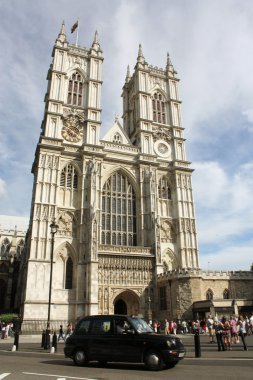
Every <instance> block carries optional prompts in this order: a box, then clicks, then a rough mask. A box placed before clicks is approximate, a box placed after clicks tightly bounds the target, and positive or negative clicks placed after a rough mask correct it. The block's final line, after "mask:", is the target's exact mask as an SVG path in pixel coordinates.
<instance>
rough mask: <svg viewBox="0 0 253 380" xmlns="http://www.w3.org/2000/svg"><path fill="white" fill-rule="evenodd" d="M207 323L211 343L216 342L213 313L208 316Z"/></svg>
mask: <svg viewBox="0 0 253 380" xmlns="http://www.w3.org/2000/svg"><path fill="white" fill-rule="evenodd" d="M206 325H207V328H208V333H209V343H214V329H213V318H212V316H211V315H209V316H208V318H207V321H206Z"/></svg>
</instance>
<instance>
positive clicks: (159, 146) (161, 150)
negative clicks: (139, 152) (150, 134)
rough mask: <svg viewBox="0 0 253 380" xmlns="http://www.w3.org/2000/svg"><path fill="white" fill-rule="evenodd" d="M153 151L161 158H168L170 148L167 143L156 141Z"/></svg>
mask: <svg viewBox="0 0 253 380" xmlns="http://www.w3.org/2000/svg"><path fill="white" fill-rule="evenodd" d="M154 151H155V153H156V154H157V155H158V156H159V157H161V158H169V157H170V154H171V147H170V144H168V143H167V141H164V140H157V141H156V142H155V144H154Z"/></svg>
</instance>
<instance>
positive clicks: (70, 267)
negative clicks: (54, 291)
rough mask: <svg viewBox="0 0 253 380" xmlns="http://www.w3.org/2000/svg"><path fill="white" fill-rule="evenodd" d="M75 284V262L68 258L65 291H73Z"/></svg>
mask: <svg viewBox="0 0 253 380" xmlns="http://www.w3.org/2000/svg"><path fill="white" fill-rule="evenodd" d="M72 282H73V260H72V259H71V257H68V260H67V262H66V278H65V289H72V285H73V284H72Z"/></svg>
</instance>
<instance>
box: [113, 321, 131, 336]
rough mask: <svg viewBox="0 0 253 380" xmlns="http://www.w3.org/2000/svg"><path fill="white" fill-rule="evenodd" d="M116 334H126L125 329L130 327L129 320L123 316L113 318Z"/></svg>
mask: <svg viewBox="0 0 253 380" xmlns="http://www.w3.org/2000/svg"><path fill="white" fill-rule="evenodd" d="M115 326H116V334H126V333H127V330H129V329H130V328H131V326H130V324H129V322H128V321H127V320H126V319H124V318H116V319H115Z"/></svg>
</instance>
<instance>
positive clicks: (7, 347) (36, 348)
mask: <svg viewBox="0 0 253 380" xmlns="http://www.w3.org/2000/svg"><path fill="white" fill-rule="evenodd" d="M178 336H179V337H180V338H181V339H182V341H183V343H184V345H185V348H186V356H185V357H186V358H189V359H190V358H195V346H194V335H190V334H187V335H178ZM41 340H42V336H41V335H22V334H21V335H20V336H19V348H18V352H27V353H44V354H45V353H47V354H48V353H50V350H49V349H48V350H44V348H43V347H41ZM246 343H247V346H248V351H244V350H243V346H242V343H239V344H234V345H232V351H218V349H217V344H216V343H212V344H210V343H209V337H208V336H207V335H201V336H200V347H201V358H200V359H221V360H222V359H230V360H231V359H252V360H253V335H251V336H247V337H246ZM13 344H14V338H8V339H0V351H12V347H13ZM63 348H64V342H63V341H62V340H61V341H60V342H59V343H58V344H57V353H55V354H62V355H64V352H63ZM16 352H17V351H16ZM55 354H51V355H52V356H53V355H55ZM198 359H199V358H196V360H198Z"/></svg>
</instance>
